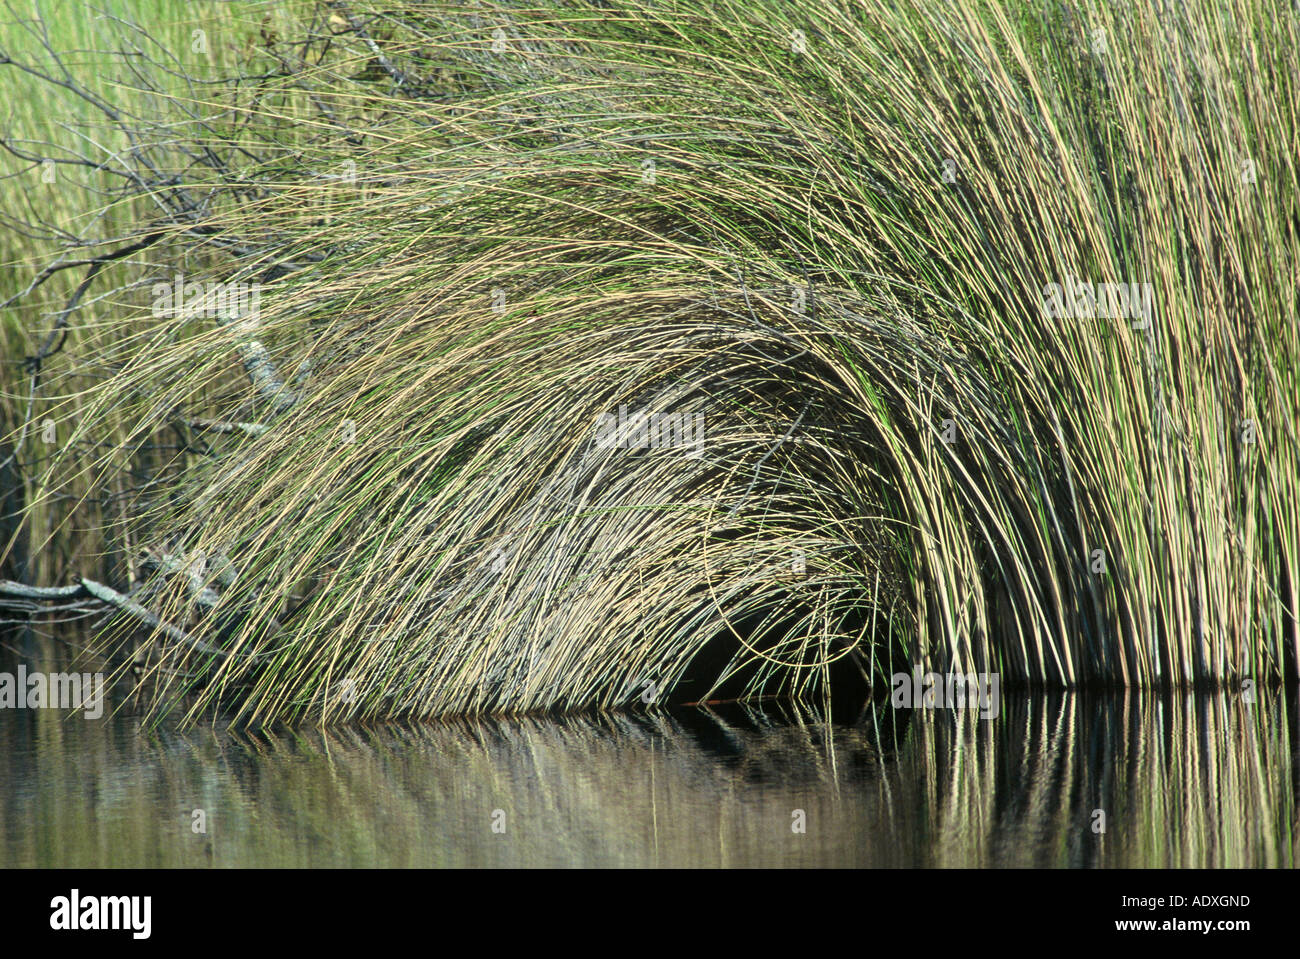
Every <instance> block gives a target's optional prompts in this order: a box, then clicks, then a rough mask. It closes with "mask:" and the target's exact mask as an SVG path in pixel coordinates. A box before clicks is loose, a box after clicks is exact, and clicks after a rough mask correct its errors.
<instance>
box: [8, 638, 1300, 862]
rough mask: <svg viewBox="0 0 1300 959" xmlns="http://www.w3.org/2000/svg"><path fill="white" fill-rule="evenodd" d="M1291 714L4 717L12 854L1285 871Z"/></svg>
mask: <svg viewBox="0 0 1300 959" xmlns="http://www.w3.org/2000/svg"><path fill="white" fill-rule="evenodd" d="M0 668H3V669H8V670H12V669H13V665H12V663H5V664H4V665H0ZM1296 706H1297V703H1296V698H1295V693H1294V691H1292V692H1289V693H1284V692H1281V691H1271V692H1270V691H1257V692H1256V702H1255V703H1254V704H1248V703H1245V702H1243V700H1242V698H1241V696H1240V695H1235V694H1222V693H1217V694H1197V695H1193V694H1175V695H1141V696H1139V695H1136V694H1128V695H1123V694H1117V695H1108V696H1096V695H1080V694H1075V695H1054V696H1041V695H1040V696H1033V697H1025V698H1017V697H1014V696H1011V695H1008V694H1006V693H1004V694H1003V697H1002V708H1001V713H1000V715H999V716H998V717H997V718H996V719H993V720H983V719H980V718H978V716H977V715H975V714H973V713H969V712H968V713H951V712H928V713H927V712H923V711H917V712H914V713H913V712H903V711H895V710H893V709H891V708H890V706H889V704H888V702H881V703H878V704H876V705H875V706H874V707H867V708H866V709H865V710H864V711H863V712H862V713H861V714H860V715H851V716H849V717H847V718H842V717H836V719H835V721H833V722H830V723H827V722H825V721H822V720H820V719H819V718H818V717H817V716H815V715H812V714H809V713H806V712H798V711H795V710H792V709H789V708H786V709H780V708H773V707H768V708H765V709H764V710H763V711H757V710H754V709H749V710H741V709H737V708H734V707H732V708H728V709H727V710H726V711H707V710H702V709H696V710H677V711H673V712H671V713H669V712H657V713H650V714H646V713H642V714H618V715H595V716H590V715H589V716H576V717H567V718H561V719H518V720H486V721H475V722H448V723H439V724H424V725H419V726H411V725H386V726H376V727H349V728H342V729H333V730H330V731H326V732H322V731H319V730H297V731H279V732H276V733H274V734H271V733H262V734H259V735H256V736H252V735H248V734H232V733H230V732H228V731H227V730H225V729H224V728H221V727H219V726H212V725H208V726H203V727H198V728H190V729H187V730H178V729H175V728H167V729H163V730H160V731H154V732H146V731H142V730H141V728H140V724H139V722H138V720H137V719H136V718H134V717H131V716H126V715H121V714H118V715H116V716H110V715H108V714H107V712H106V715H105V717H104V718H103V719H100V720H87V719H85V718H84V717H83V716H82V715H80V714H76V713H69V712H65V711H59V710H53V709H43V710H11V709H6V710H0V866H3V867H14V866H198V867H207V866H215V867H223V866H290V867H296V866H1138V867H1146V866H1293V865H1294V864H1295V862H1296V858H1297V853H1298V852H1300V839H1298V838H1297V829H1296V825H1297V821H1296V809H1297V790H1298V788H1300V778H1298V771H1300V756H1298V755H1297V749H1296V743H1297V728H1296V724H1295V717H1296ZM195 809H202V810H204V812H205V814H206V828H207V832H206V834H201V833H195V832H194V830H193V823H194V818H193V812H194V810H195ZM797 810H801V811H802V819H803V821H804V823H805V824H806V831H804V832H801V833H800V832H795V831H793V830H792V825H794V824H797V821H798V819H799V816H798V813H797V812H796V811H797ZM1095 810H1103V811H1104V812H1105V816H1106V820H1105V831H1104V832H1103V833H1097V832H1094V830H1093V825H1094V823H1096V822H1099V820H1098V818H1097V817H1096V816H1095V812H1094V811H1095ZM494 822H496V823H497V824H498V826H500V825H501V824H502V823H504V832H494V831H493V823H494Z"/></svg>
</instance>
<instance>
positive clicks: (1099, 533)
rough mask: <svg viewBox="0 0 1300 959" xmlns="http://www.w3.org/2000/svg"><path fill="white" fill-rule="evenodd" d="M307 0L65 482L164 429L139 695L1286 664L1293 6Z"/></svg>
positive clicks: (83, 478)
mask: <svg viewBox="0 0 1300 959" xmlns="http://www.w3.org/2000/svg"><path fill="white" fill-rule="evenodd" d="M289 9H291V10H292V12H293V16H292V18H290V19H291V22H288V23H287V24H285V25H282V27H281V29H280V31H279V33H278V34H272V35H270V37H269V38H267V37H265V35H264V41H265V42H264V43H263V44H262V45H260V46H257V47H255V48H254V49H253V50H252V51H251V52H250V53H249V54H248V59H247V62H246V63H244V64H243V65H242V67H241V69H240V72H239V73H238V74H237V75H234V76H232V77H229V78H227V80H226V82H223V83H216V84H211V85H208V86H206V87H204V88H202V89H195V90H193V91H191V92H189V93H187V94H186V95H185V96H184V97H177V98H175V101H174V102H175V107H176V111H177V113H176V115H175V116H174V117H172V118H171V119H170V121H169V123H168V124H167V125H163V124H161V123H160V124H158V125H156V127H155V134H156V135H155V137H154V139H153V140H152V141H151V144H150V149H151V151H152V152H150V153H149V155H148V158H149V162H150V163H151V164H152V165H153V168H154V169H155V170H156V171H157V173H158V176H159V177H160V179H157V180H150V181H149V182H151V183H157V184H158V185H157V187H156V189H157V190H158V191H159V192H160V193H161V194H162V195H164V196H166V197H170V198H175V197H176V196H179V195H183V196H185V197H188V198H190V199H191V200H195V202H194V203H193V204H192V209H186V210H185V212H184V215H183V216H181V215H178V214H177V213H176V211H175V209H171V208H169V209H168V210H167V211H166V213H165V215H163V214H157V215H155V216H154V219H153V220H152V221H150V220H148V219H147V218H146V222H145V224H144V226H143V227H141V230H142V232H143V231H148V230H152V231H153V232H154V233H155V234H159V235H160V236H161V239H158V241H157V242H155V243H153V244H152V245H151V246H150V247H149V248H148V251H147V259H148V263H149V264H150V269H151V270H152V274H151V278H152V279H154V280H155V281H156V283H157V285H155V286H151V287H150V288H149V289H148V293H149V296H148V297H145V296H143V295H141V294H143V292H145V290H144V289H143V288H142V289H141V290H140V291H138V293H137V295H136V296H135V298H134V305H129V304H127V303H123V305H122V306H121V308H120V310H119V311H118V315H117V316H116V317H115V318H114V319H113V320H112V322H113V324H114V325H113V327H112V329H113V331H114V333H115V335H114V336H113V337H111V338H107V341H106V342H105V343H104V345H103V349H102V350H100V351H98V352H97V353H96V354H95V356H94V363H95V368H96V369H97V370H99V371H103V372H104V375H103V377H102V378H101V379H100V380H99V382H98V383H97V385H96V386H95V387H94V388H93V389H91V390H89V392H77V393H75V394H74V393H72V392H68V393H66V394H65V395H64V396H63V402H65V403H66V404H73V403H75V404H77V409H78V415H77V417H76V420H75V424H76V425H75V427H74V430H75V437H76V439H77V440H78V441H79V443H69V444H65V445H63V446H62V447H60V451H59V453H58V454H57V455H54V456H53V457H51V459H50V461H49V462H48V463H47V464H46V465H45V466H44V468H43V469H44V471H43V472H42V474H41V475H42V483H41V490H40V495H41V496H47V497H48V496H54V495H57V491H58V490H59V489H61V488H64V486H65V485H66V484H67V483H71V482H76V483H81V484H83V485H84V486H85V488H88V489H95V488H99V487H100V486H102V484H104V483H105V482H110V481H111V480H112V479H113V477H115V476H116V477H120V476H121V475H122V470H123V469H124V468H125V467H123V466H122V465H121V451H122V450H125V451H127V454H128V459H129V457H130V456H131V455H135V454H136V453H138V452H141V451H146V450H147V451H149V453H150V455H151V456H153V457H154V460H153V461H151V462H153V464H154V465H153V466H152V467H151V469H150V471H149V472H148V476H147V479H146V481H143V482H137V483H135V485H133V486H132V487H131V489H132V493H131V495H130V496H129V502H130V509H129V510H124V511H123V512H124V516H123V519H122V523H123V525H124V528H127V529H129V530H130V531H131V533H130V536H131V541H132V542H134V543H139V544H144V545H145V548H146V555H145V556H144V558H138V559H137V560H136V561H135V562H136V566H137V568H136V569H135V577H134V578H135V581H134V582H130V583H127V582H124V587H123V588H128V587H129V588H130V589H131V590H132V595H133V597H135V599H136V600H137V601H138V602H139V603H140V605H141V606H142V607H147V608H148V609H149V610H151V611H152V612H153V614H155V615H156V617H157V620H158V622H159V623H161V624H165V625H163V626H160V627H159V628H158V629H156V630H155V631H154V635H153V640H154V642H153V643H152V645H150V646H148V647H146V648H144V650H143V651H142V652H141V653H140V654H139V655H140V656H142V657H145V658H146V661H147V676H148V679H149V682H148V683H147V684H146V688H147V690H148V696H149V701H150V702H151V703H152V704H153V705H154V706H155V707H156V708H157V709H159V710H161V711H165V710H167V709H169V708H172V707H174V706H175V705H176V704H179V703H182V702H184V703H185V707H184V708H185V710H186V711H187V715H191V716H192V715H196V714H197V712H198V711H200V710H204V709H207V708H209V707H212V706H214V705H217V704H224V705H227V706H230V707H232V708H233V709H234V711H235V714H236V715H237V716H238V717H239V718H241V719H244V720H250V721H264V720H274V719H294V718H301V717H317V718H324V719H326V720H329V719H336V718H349V717H376V716H390V715H413V716H430V715H437V714H447V713H468V712H487V711H493V712H515V711H527V710H544V709H560V708H577V707H585V706H599V707H612V706H618V705H621V704H625V703H630V702H634V701H637V700H638V699H643V700H646V701H650V700H654V699H657V698H661V697H664V696H668V695H673V696H676V697H678V698H683V699H687V700H695V699H706V698H710V697H719V696H731V695H735V696H758V695H781V696H786V697H790V698H795V699H803V700H818V701H819V700H823V699H825V698H827V697H829V695H830V690H831V688H832V687H834V688H836V689H840V688H849V687H853V686H855V685H856V686H859V687H866V686H867V685H869V684H871V683H872V682H873V681H875V680H876V679H879V678H882V677H888V676H889V675H890V674H891V673H892V672H894V671H897V670H904V669H906V670H910V669H911V668H912V666H913V665H914V664H915V665H920V666H921V667H922V668H923V669H926V670H935V671H938V672H949V671H953V672H961V673H972V672H998V673H1000V674H1001V675H1002V678H1003V682H1004V683H1006V684H1013V683H1020V684H1027V685H1031V686H1040V687H1042V686H1078V685H1084V684H1106V685H1129V686H1172V685H1178V686H1182V685H1192V684H1241V683H1244V682H1247V681H1252V682H1267V681H1276V680H1280V679H1282V678H1284V677H1286V676H1289V675H1293V674H1294V672H1295V669H1296V664H1297V654H1298V649H1300V647H1298V642H1300V640H1298V637H1297V605H1298V604H1300V593H1298V592H1297V585H1298V584H1297V573H1298V567H1297V562H1298V560H1300V497H1297V492H1296V477H1297V475H1300V456H1298V455H1297V454H1298V452H1300V445H1298V444H1297V439H1296V424H1297V413H1300V384H1298V383H1297V372H1296V370H1297V364H1298V363H1300V334H1298V333H1297V329H1298V327H1297V316H1296V308H1297V302H1298V298H1297V277H1300V263H1298V262H1297V260H1298V259H1300V256H1298V255H1300V236H1298V235H1297V233H1298V231H1300V213H1298V211H1297V196H1296V187H1297V178H1296V166H1295V158H1296V156H1297V145H1298V144H1297V135H1296V134H1297V116H1296V104H1297V103H1300V96H1298V93H1300V91H1297V83H1298V78H1300V52H1297V51H1298V50H1300V21H1298V19H1297V16H1296V14H1295V12H1294V11H1291V10H1289V9H1288V10H1284V11H1278V10H1276V9H1274V8H1273V7H1272V6H1271V5H1266V4H1260V3H1257V2H1254V0H1228V2H1226V3H1210V2H1208V0H1196V2H1190V3H1188V4H1183V5H1178V6H1177V7H1176V8H1173V7H1167V6H1159V5H1154V4H1145V3H1136V2H1120V3H1106V4H1102V3H1097V4H1092V3H1086V4H1080V3H1061V4H1057V3H1053V4H1035V3H1028V2H1016V3H1012V4H1010V5H1008V4H1004V3H991V2H990V3H984V2H971V3H968V4H966V5H964V6H961V7H956V6H953V5H952V4H949V3H941V2H937V0H904V2H902V3H897V2H885V0H861V2H854V3H844V2H831V3H827V2H822V0H818V2H812V0H781V2H776V0H771V2H768V0H753V2H744V3H740V2H732V3H728V2H721V3H719V2H716V0H710V2H703V0H698V2H697V0H680V2H657V3H656V2H649V0H639V2H629V3H620V4H609V3H599V2H583V0H572V2H569V0H550V2H546V3H541V4H537V5H528V4H524V3H520V4H514V3H481V4H476V5H473V6H466V5H463V4H453V3H445V4H444V3H423V2H409V3H403V4H399V5H397V6H396V7H389V6H382V5H373V6H372V5H370V4H365V3H337V2H335V3H324V4H319V5H316V4H304V5H300V6H295V7H292V8H289ZM168 164H170V165H168ZM144 255H146V254H142V256H144ZM178 273H180V274H183V275H184V280H183V282H184V283H190V282H198V281H211V282H219V283H222V284H225V285H226V286H225V287H223V289H236V288H238V285H239V284H245V285H256V289H257V292H258V296H257V297H256V299H255V302H253V303H251V305H250V302H248V301H241V302H240V303H239V305H238V306H235V307H230V306H229V304H227V307H229V308H222V309H218V310H215V311H213V310H207V311H204V310H199V311H197V312H195V311H190V312H188V313H187V312H186V311H185V310H181V311H179V312H178V311H176V310H170V311H169V310H167V309H161V310H160V309H159V308H158V303H159V297H166V296H167V295H169V293H168V290H169V285H171V286H170V288H171V289H175V287H174V285H172V284H174V282H175V281H174V280H173V277H174V276H175V274H178ZM1082 284H1087V289H1088V290H1089V291H1091V292H1088V293H1085V292H1084V289H1085V287H1084V286H1083V285H1082ZM1103 284H1123V291H1124V293H1123V298H1122V299H1110V300H1108V299H1107V296H1106V291H1105V288H1104V287H1103V286H1102V285H1103ZM125 299H130V298H125ZM1093 299H1097V300H1099V301H1100V303H1101V304H1102V307H1097V306H1096V305H1095V303H1093ZM189 302H190V305H191V306H192V305H193V303H194V301H193V300H192V299H190V300H189ZM1107 306H1109V307H1112V308H1113V309H1107V308H1105V307H1107ZM1125 307H1128V309H1127V310H1126V309H1125ZM212 312H215V313H216V314H217V315H215V316H208V315H205V313H212ZM1107 313H1117V314H1119V315H1101V314H1107ZM53 389H54V386H53V385H50V386H47V392H48V391H50V390H53ZM108 417H115V418H117V419H116V421H118V422H122V423H126V424H129V428H128V429H127V430H126V431H125V433H126V435H125V436H124V437H123V438H122V440H121V442H120V443H118V444H116V445H114V446H113V447H112V449H101V448H98V447H95V446H94V444H93V443H91V442H90V438H91V437H93V436H94V434H95V431H96V425H97V424H98V423H100V422H101V421H102V420H103V419H105V418H108ZM163 435H170V436H173V437H175V436H179V437H181V438H182V439H183V442H177V441H175V440H174V439H173V440H172V441H171V442H172V445H171V447H169V448H170V449H172V450H174V452H173V453H172V454H171V455H170V456H168V457H165V458H164V460H163V461H162V462H158V452H157V451H158V449H159V447H158V445H157V444H158V438H159V437H160V436H163ZM81 441H84V442H81ZM39 501H40V500H39V497H38V499H37V502H39ZM110 572H112V574H113V575H116V576H118V577H119V578H122V579H123V580H124V581H125V579H126V577H125V575H124V573H123V572H122V570H121V569H117V570H116V571H110ZM118 625H120V626H122V629H116V628H115V629H110V630H109V631H108V635H109V636H110V637H118V638H121V637H123V636H125V633H124V632H123V629H125V621H124V620H123V621H121V622H119V623H118ZM185 694H194V695H193V696H192V697H187V696H186V695H185Z"/></svg>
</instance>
